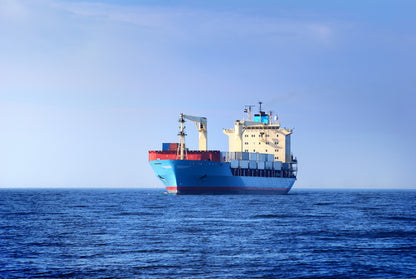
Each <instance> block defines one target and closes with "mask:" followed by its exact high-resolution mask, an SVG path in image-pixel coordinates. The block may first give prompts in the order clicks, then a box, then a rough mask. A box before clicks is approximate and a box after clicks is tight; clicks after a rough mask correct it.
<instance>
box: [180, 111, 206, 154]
mask: <svg viewBox="0 0 416 279" xmlns="http://www.w3.org/2000/svg"><path fill="white" fill-rule="evenodd" d="M181 116H183V118H184V119H187V120H190V121H193V122H195V125H196V128H197V129H198V132H199V150H200V151H206V150H207V145H208V140H207V133H208V130H207V118H206V117H199V116H192V115H186V114H181Z"/></svg>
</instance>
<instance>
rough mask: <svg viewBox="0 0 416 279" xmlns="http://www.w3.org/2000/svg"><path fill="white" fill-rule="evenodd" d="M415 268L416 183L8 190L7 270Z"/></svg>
mask: <svg viewBox="0 0 416 279" xmlns="http://www.w3.org/2000/svg"><path fill="white" fill-rule="evenodd" d="M58 277H59V278H415V277H416V191H415V190H408V191H406V190H402V191H399V190H397V191H393V190H300V189H299V190H298V189H292V191H291V192H290V193H289V194H288V195H190V196H177V195H170V194H166V193H164V190H163V189H2V190H0V278H58Z"/></svg>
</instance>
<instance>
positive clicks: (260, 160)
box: [258, 153, 267, 162]
mask: <svg viewBox="0 0 416 279" xmlns="http://www.w3.org/2000/svg"><path fill="white" fill-rule="evenodd" d="M266 155H267V154H263V153H260V154H259V159H258V161H259V162H265V161H266Z"/></svg>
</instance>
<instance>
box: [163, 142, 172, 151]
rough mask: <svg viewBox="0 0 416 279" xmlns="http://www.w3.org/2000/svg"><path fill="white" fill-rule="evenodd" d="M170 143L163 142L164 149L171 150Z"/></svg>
mask: <svg viewBox="0 0 416 279" xmlns="http://www.w3.org/2000/svg"><path fill="white" fill-rule="evenodd" d="M169 148H170V143H167V142H164V143H162V151H169Z"/></svg>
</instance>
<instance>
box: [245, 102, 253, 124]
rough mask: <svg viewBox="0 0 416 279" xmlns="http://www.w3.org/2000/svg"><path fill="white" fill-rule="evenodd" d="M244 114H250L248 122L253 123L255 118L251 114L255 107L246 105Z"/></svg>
mask: <svg viewBox="0 0 416 279" xmlns="http://www.w3.org/2000/svg"><path fill="white" fill-rule="evenodd" d="M244 107H245V109H244V112H245V113H247V114H248V121H253V116H252V114H251V108H254V107H255V105H245V106H244Z"/></svg>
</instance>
